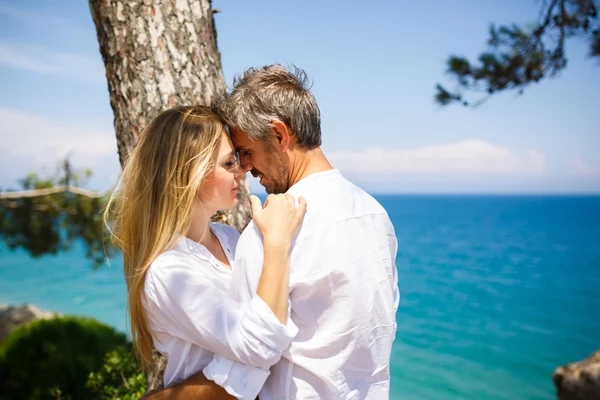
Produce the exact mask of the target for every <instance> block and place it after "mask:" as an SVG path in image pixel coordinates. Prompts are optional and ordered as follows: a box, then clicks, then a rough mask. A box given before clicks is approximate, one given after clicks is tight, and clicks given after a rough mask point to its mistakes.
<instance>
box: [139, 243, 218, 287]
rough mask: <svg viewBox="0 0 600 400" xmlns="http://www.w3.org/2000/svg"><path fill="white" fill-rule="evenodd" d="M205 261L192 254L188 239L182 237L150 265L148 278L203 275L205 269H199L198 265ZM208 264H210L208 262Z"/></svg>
mask: <svg viewBox="0 0 600 400" xmlns="http://www.w3.org/2000/svg"><path fill="white" fill-rule="evenodd" d="M203 261H204V260H202V258H199V257H197V256H195V255H194V254H192V253H191V251H190V250H189V249H188V245H187V243H186V239H185V238H184V237H181V238H180V239H179V241H178V242H177V243H176V244H175V245H174V246H173V247H171V248H170V249H168V250H166V251H164V252H162V253H161V254H159V255H158V256H157V257H156V258H155V259H154V261H152V262H151V263H150V266H149V267H148V270H147V276H150V277H151V278H152V277H162V276H165V275H171V274H181V273H184V274H188V273H191V274H198V273H202V270H203V269H202V268H198V264H199V263H202V262H203ZM206 262H207V263H208V261H206Z"/></svg>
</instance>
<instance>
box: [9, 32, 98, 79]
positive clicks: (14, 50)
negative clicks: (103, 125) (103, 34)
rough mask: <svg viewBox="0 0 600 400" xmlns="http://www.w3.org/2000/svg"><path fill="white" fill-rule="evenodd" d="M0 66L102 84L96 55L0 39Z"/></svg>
mask: <svg viewBox="0 0 600 400" xmlns="http://www.w3.org/2000/svg"><path fill="white" fill-rule="evenodd" d="M0 65H5V66H7V67H11V68H16V69H25V70H28V71H32V72H37V73H41V74H51V75H62V76H65V77H68V78H71V79H75V80H77V81H81V82H92V83H106V78H105V73H104V65H103V64H102V60H101V58H100V56H99V55H98V56H97V57H90V56H84V55H79V54H72V53H66V52H61V51H55V50H49V49H47V48H45V47H42V46H37V45H33V44H29V43H18V42H8V41H0Z"/></svg>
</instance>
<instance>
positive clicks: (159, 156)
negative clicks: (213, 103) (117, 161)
mask: <svg viewBox="0 0 600 400" xmlns="http://www.w3.org/2000/svg"><path fill="white" fill-rule="evenodd" d="M224 132H225V131H224V129H223V124H222V121H221V119H220V118H219V117H218V116H217V115H216V114H215V113H213V112H212V111H211V109H210V108H208V107H204V106H194V107H174V108H171V109H169V110H167V111H163V112H162V113H161V114H159V115H158V116H157V117H156V118H155V119H154V120H153V121H152V122H151V123H150V125H149V126H148V127H147V128H146V129H145V130H144V131H143V132H142V133H141V134H140V136H139V138H138V143H137V145H136V146H135V148H134V150H133V151H132V153H131V155H130V157H129V159H128V160H127V162H126V165H125V166H124V168H123V172H122V174H121V178H120V180H119V184H118V185H117V188H116V189H115V191H114V192H113V194H112V196H111V198H110V200H109V202H108V205H107V207H106V210H105V213H104V221H105V223H106V224H107V226H108V227H109V229H110V230H111V236H112V239H113V241H114V242H115V244H116V245H117V247H119V248H120V249H121V250H122V252H123V267H124V270H125V280H126V282H127V308H128V314H129V322H130V326H131V336H132V340H133V345H134V349H135V352H136V355H137V356H138V359H139V360H140V362H141V364H142V366H143V367H147V366H148V365H149V364H150V362H151V360H152V352H153V350H154V343H153V341H152V336H151V335H150V330H149V327H148V319H147V316H146V313H145V309H144V301H145V300H144V296H145V295H144V281H145V278H146V272H147V270H148V267H149V266H150V264H151V263H152V262H153V261H154V260H155V259H156V257H158V256H159V255H160V254H161V253H163V252H164V251H166V250H168V249H169V248H170V247H171V246H173V244H174V243H175V241H176V239H177V237H179V235H185V233H186V232H187V230H188V228H189V224H190V219H191V214H192V209H193V206H194V204H195V202H196V201H197V197H198V192H199V190H200V186H201V184H202V181H203V178H204V177H205V176H206V174H208V173H209V172H210V171H211V170H212V169H214V165H215V159H216V156H217V151H218V150H217V149H218V148H219V144H220V142H221V138H222V137H223V133H224Z"/></svg>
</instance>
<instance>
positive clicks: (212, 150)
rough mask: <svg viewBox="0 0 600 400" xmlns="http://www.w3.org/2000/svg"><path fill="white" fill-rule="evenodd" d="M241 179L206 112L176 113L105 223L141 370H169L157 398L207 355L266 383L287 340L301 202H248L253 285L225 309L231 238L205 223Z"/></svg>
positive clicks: (147, 140)
mask: <svg viewBox="0 0 600 400" xmlns="http://www.w3.org/2000/svg"><path fill="white" fill-rule="evenodd" d="M242 176H243V171H241V169H240V166H239V164H238V162H237V159H236V157H235V154H234V152H233V149H232V145H231V141H230V139H229V136H228V135H227V133H226V131H225V129H224V127H223V124H222V121H221V120H220V118H219V117H218V116H217V115H215V114H214V113H213V112H212V111H211V110H210V109H209V108H207V107H202V106H195V107H176V108H172V109H170V110H167V111H164V112H163V113H161V114H160V115H158V116H157V117H156V118H155V119H154V120H153V121H152V122H151V123H150V125H149V126H148V127H147V128H146V129H145V130H144V132H143V133H142V134H141V135H140V136H139V138H138V143H137V145H136V147H135V149H134V150H133V152H132V154H131V156H130V158H129V160H128V161H127V163H126V165H125V167H124V170H123V174H122V177H121V180H120V183H119V185H118V189H117V190H116V191H115V193H114V194H113V196H112V198H111V200H110V202H109V205H108V207H107V211H106V213H105V218H106V219H107V220H109V219H110V220H111V221H112V225H113V228H114V230H113V232H112V234H113V237H114V239H115V242H116V244H117V245H118V246H119V247H120V248H121V250H122V251H123V259H124V269H125V279H126V281H127V291H128V312H129V318H130V324H131V333H132V339H133V344H134V348H135V350H136V353H137V354H138V356H139V359H140V360H141V362H142V364H143V365H144V366H147V365H148V364H149V362H150V360H151V356H152V352H153V350H154V349H156V350H158V351H159V352H160V353H162V354H163V355H164V356H165V357H166V358H167V367H166V370H165V377H164V383H165V386H169V385H172V384H174V383H176V382H178V381H181V380H184V379H185V378H187V377H189V376H191V375H193V374H195V373H197V372H199V371H201V370H202V369H203V368H204V367H205V366H206V365H208V364H209V363H210V361H211V360H212V357H213V355H214V354H215V353H217V354H220V355H223V356H225V357H228V358H230V359H232V360H234V361H239V362H243V363H245V364H249V365H252V366H254V367H256V368H257V369H260V370H262V371H264V373H265V375H264V376H265V379H266V376H267V375H268V372H267V371H268V368H269V367H270V366H271V365H273V364H274V363H275V362H277V361H278V359H279V358H280V356H281V352H282V351H283V349H284V348H286V347H287V346H288V344H289V343H290V341H291V339H292V337H293V335H294V331H293V329H294V327H293V326H291V327H288V326H286V324H285V322H286V321H287V304H288V299H287V298H288V278H289V251H290V244H291V240H292V238H293V236H294V235H295V233H296V232H297V230H298V228H299V226H300V223H301V222H302V219H303V217H304V213H305V211H306V204H305V202H304V200H303V199H299V203H300V206H299V207H296V205H295V202H294V200H293V198H291V196H288V195H278V196H269V198H267V201H266V202H265V209H264V210H262V207H261V206H260V200H258V198H256V197H254V196H253V197H252V207H253V212H254V220H255V222H256V224H257V226H258V227H259V229H260V230H261V233H262V234H263V238H264V244H265V247H264V253H265V254H264V255H265V257H264V265H263V274H262V276H261V279H260V284H259V286H258V289H257V296H256V298H255V299H254V301H253V302H252V304H251V305H250V306H245V307H244V306H242V305H240V304H238V303H235V302H233V301H232V300H230V299H229V297H228V290H229V281H230V274H231V268H232V267H233V268H234V266H233V265H232V264H233V262H234V258H235V254H234V252H235V247H236V243H237V240H238V237H239V234H238V233H237V231H235V230H234V229H233V228H231V227H229V226H227V225H223V224H214V223H211V222H210V217H211V216H212V215H213V214H214V213H215V212H216V211H217V210H222V209H229V208H231V207H233V206H235V205H236V203H237V201H238V200H237V193H238V190H239V188H238V184H239V179H240V178H241V177H242Z"/></svg>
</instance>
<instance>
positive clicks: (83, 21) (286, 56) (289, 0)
mask: <svg viewBox="0 0 600 400" xmlns="http://www.w3.org/2000/svg"><path fill="white" fill-rule="evenodd" d="M213 6H214V7H215V8H219V9H221V10H222V12H221V13H219V14H217V15H216V23H217V31H218V45H219V49H220V51H221V56H222V63H223V68H224V72H225V77H226V80H227V82H228V83H230V82H231V80H232V78H233V76H234V74H236V73H239V72H241V71H243V70H244V68H247V67H249V66H256V65H266V64H271V63H274V62H280V63H294V64H296V65H298V66H300V67H302V68H304V69H305V70H306V71H307V72H308V74H309V76H310V77H311V78H312V79H313V89H312V90H313V92H314V94H315V96H316V98H317V101H318V103H319V106H320V108H321V113H322V120H323V149H324V151H325V153H326V155H327V156H328V157H329V158H330V160H331V161H332V163H333V164H334V166H336V167H338V168H339V169H340V170H341V171H342V172H343V173H344V174H345V175H346V176H348V177H349V178H350V179H352V180H354V181H355V182H357V183H358V184H359V185H360V186H362V187H364V188H365V189H367V190H369V191H371V192H373V193H448V192H451V193H457V192H458V193H464V192H467V193H574V192H587V193H589V192H595V193H598V192H600V157H598V149H600V107H599V104H600V90H599V89H600V79H599V77H600V65H599V63H598V61H595V60H592V59H589V58H588V57H587V56H586V54H587V48H586V47H585V44H584V43H582V42H579V41H577V40H575V41H570V42H568V43H567V45H568V47H567V55H568V58H569V67H568V68H567V70H565V71H564V72H563V73H561V75H560V76H559V77H558V78H556V79H554V80H549V81H544V82H543V83H542V84H540V85H537V86H535V87H532V88H530V89H529V90H527V91H526V92H525V94H524V95H523V96H518V95H516V94H515V93H506V94H502V95H499V96H496V97H494V98H492V99H491V100H490V101H488V102H487V103H485V104H484V105H483V106H481V107H479V108H477V109H465V108H462V107H460V106H453V107H446V108H440V107H439V106H437V105H436V104H435V102H434V101H433V96H434V86H435V84H436V83H437V82H447V81H446V80H445V79H446V77H445V74H444V70H445V65H444V61H445V59H446V58H447V57H448V55H450V54H461V55H466V56H470V57H473V56H476V55H477V54H478V52H479V51H481V50H483V49H484V44H485V40H486V39H487V30H488V26H489V23H490V22H496V23H510V22H516V23H529V22H532V21H533V20H534V19H535V18H536V17H537V15H538V12H539V1H528V0H504V1H499V0H498V1H487V2H481V1H475V0H472V1H471V0H461V1H453V2H451V1H441V0H440V1H427V2H419V1H392V0H387V1H384V0H370V1H369V2H366V1H357V0H339V1H337V0H328V1H322V0H319V1H317V0H303V1H300V0H214V2H213ZM112 118H113V117H112V110H111V108H110V105H109V97H108V90H107V85H106V82H105V77H104V66H103V64H102V60H101V57H100V54H99V50H98V44H97V40H96V34H95V29H94V26H93V22H92V19H91V16H90V12H89V9H88V6H87V1H81V0H77V1H76V0H61V1H53V2H49V1H45V0H37V1H33V0H18V1H17V0H12V1H10V0H0V139H1V140H0V188H16V187H17V186H18V185H17V181H18V179H19V178H22V177H24V176H25V175H26V174H27V173H28V172H30V171H38V172H42V173H45V174H51V173H53V172H54V171H55V169H56V165H57V161H58V160H59V159H60V158H61V157H63V156H64V155H66V154H67V153H71V154H72V156H71V157H72V160H73V162H74V163H75V166H76V167H90V168H92V169H93V171H94V177H93V179H92V180H91V182H90V184H89V185H90V187H92V188H96V189H105V188H108V187H110V186H111V185H112V184H113V183H114V182H115V181H116V178H117V176H118V173H119V164H118V158H117V155H116V141H115V138H114V133H113V129H112ZM252 187H253V188H254V189H256V190H257V191H260V190H259V186H258V184H257V183H256V181H254V180H253V181H252Z"/></svg>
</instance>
